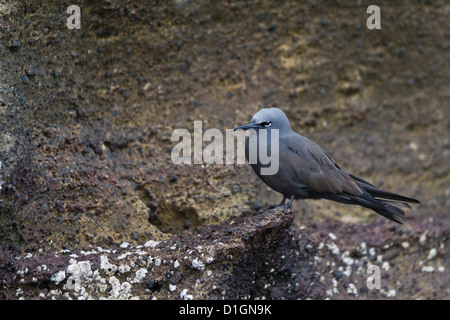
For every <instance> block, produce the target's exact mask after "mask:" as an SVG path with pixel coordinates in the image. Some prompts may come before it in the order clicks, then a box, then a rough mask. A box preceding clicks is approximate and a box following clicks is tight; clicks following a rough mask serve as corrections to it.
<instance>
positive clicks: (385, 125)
mask: <svg viewBox="0 0 450 320" xmlns="http://www.w3.org/2000/svg"><path fill="white" fill-rule="evenodd" d="M70 4H77V1H72V2H71V3H70ZM78 4H79V5H80V7H81V13H82V14H81V29H79V30H77V29H73V30H71V29H68V28H67V26H66V19H67V18H68V16H69V14H67V12H66V10H67V4H65V3H64V2H61V1H46V2H45V4H41V3H39V2H35V1H8V3H7V4H0V21H1V33H0V64H1V68H0V243H1V248H0V281H1V283H0V297H1V298H9V299H15V298H20V297H24V298H89V297H92V298H100V297H105V298H133V297H138V298H141V299H146V298H158V299H162V298H164V299H168V298H170V299H191V298H192V299H202V298H213V299H221V298H263V297H265V298H275V299H283V298H284V299H295V298H327V297H328V298H349V297H350V298H382V297H388V296H389V297H395V298H398V297H400V298H448V297H449V296H450V295H449V292H448V288H449V279H448V276H447V274H448V272H446V271H448V270H447V269H448V268H449V252H448V246H449V243H448V230H449V218H448V207H449V205H450V203H449V199H450V197H449V194H450V189H449V185H450V183H449V182H450V177H449V170H450V161H449V155H450V153H449V152H448V150H449V140H448V139H449V138H448V137H449V136H450V134H449V128H450V124H449V121H450V120H449V119H450V114H449V112H450V107H449V97H448V94H447V92H449V87H448V84H449V78H450V77H449V73H448V67H447V64H448V60H449V57H448V49H447V43H448V34H446V32H447V30H448V28H447V24H446V21H447V20H446V17H444V14H443V12H444V8H445V4H446V3H445V2H444V1H441V2H439V1H438V2H437V3H433V4H424V3H422V2H417V3H416V2H411V3H408V5H401V4H397V3H393V2H392V1H386V2H383V1H381V2H380V3H379V4H378V5H379V6H380V8H381V10H382V22H381V27H382V29H381V30H367V29H366V28H365V19H366V18H367V15H366V13H365V12H366V7H364V6H363V5H357V4H353V5H349V6H343V5H341V4H337V3H330V2H329V1H314V2H306V3H305V2H302V3H298V2H295V1H292V2H284V3H279V4H277V3H273V2H272V1H257V2H248V1H244V2H233V3H217V2H215V1H213V2H210V3H208V2H204V1H198V2H196V1H193V2H184V1H168V2H165V3H164V4H156V3H155V4H154V5H151V4H144V3H143V2H142V1H83V4H81V2H80V1H78ZM336 12H339V14H338V15H337V14H336ZM398 17H405V18H404V19H399V18H398ZM270 106H277V107H280V108H282V109H283V110H285V111H286V113H287V115H288V117H289V118H290V119H291V125H292V127H293V128H294V129H295V130H296V131H298V132H301V133H302V134H304V135H305V136H308V137H309V138H312V139H313V140H315V141H317V142H318V143H319V144H321V145H323V146H324V147H325V148H326V149H327V151H328V152H329V153H330V154H332V155H333V158H335V160H336V161H338V162H339V165H340V166H341V167H342V168H344V169H347V170H349V171H352V172H354V173H356V174H358V175H360V176H362V177H363V178H365V179H367V180H369V181H371V182H373V183H374V184H377V185H379V186H381V187H382V188H384V189H389V190H393V191H395V192H398V193H402V194H405V195H410V196H412V197H416V198H419V199H420V200H421V201H422V203H423V205H421V206H420V207H415V208H413V209H412V212H408V213H407V220H406V223H405V225H403V226H397V225H393V224H392V223H390V222H388V221H382V220H381V218H379V217H376V215H375V214H371V213H369V212H368V211H367V210H363V209H360V208H356V207H351V208H349V207H346V206H341V205H338V204H332V203H330V202H326V201H323V202H314V201H302V202H296V203H294V207H293V211H294V212H295V213H296V219H295V220H294V217H293V213H292V212H288V213H287V214H286V215H284V214H282V213H281V211H280V210H278V209H268V208H267V205H270V204H274V203H278V202H279V201H280V197H279V195H278V194H276V193H275V192H273V191H270V190H268V189H267V188H266V187H265V186H264V184H262V183H261V182H260V181H258V180H257V178H256V177H255V176H254V175H253V173H252V172H251V169H250V168H249V167H248V166H237V165H236V166H230V165H208V166H205V165H204V166H201V165H174V164H173V163H172V161H171V157H170V153H171V148H173V146H174V142H172V141H171V134H172V132H173V130H174V129H178V128H186V129H188V130H192V128H193V121H197V120H200V121H203V129H204V130H206V129H208V128H218V129H220V130H222V131H224V130H225V129H227V128H233V127H234V126H235V125H236V124H241V123H245V122H248V121H249V120H250V119H251V116H252V115H253V114H254V113H255V111H256V110H258V109H259V108H261V107H270ZM249 208H250V209H251V211H248V210H249ZM257 210H259V212H258V211H257ZM245 212H246V213H245ZM369 265H376V266H378V267H379V268H380V270H381V289H375V290H370V289H368V287H367V285H366V280H367V277H368V276H369V275H370V274H368V273H367V268H368V267H369ZM107 266H110V267H111V268H107ZM109 269H111V270H109ZM186 290H187V291H186Z"/></svg>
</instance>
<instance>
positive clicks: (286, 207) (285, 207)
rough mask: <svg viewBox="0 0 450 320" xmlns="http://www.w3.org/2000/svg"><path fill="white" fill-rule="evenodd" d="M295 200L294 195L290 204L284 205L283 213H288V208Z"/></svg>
mask: <svg viewBox="0 0 450 320" xmlns="http://www.w3.org/2000/svg"><path fill="white" fill-rule="evenodd" d="M285 199H286V197H285V198H284V199H283V200H285ZM293 201H294V196H292V197H291V198H290V199H289V202H288V204H287V205H285V206H284V210H283V213H286V211H287V209H290V208H291V206H292V202H293Z"/></svg>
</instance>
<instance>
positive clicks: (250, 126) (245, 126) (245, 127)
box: [233, 122, 259, 131]
mask: <svg viewBox="0 0 450 320" xmlns="http://www.w3.org/2000/svg"><path fill="white" fill-rule="evenodd" d="M254 128H259V126H258V125H257V124H256V123H251V122H250V123H248V124H244V125H242V126H239V127H236V128H234V129H233V131H236V130H239V129H241V130H248V129H254Z"/></svg>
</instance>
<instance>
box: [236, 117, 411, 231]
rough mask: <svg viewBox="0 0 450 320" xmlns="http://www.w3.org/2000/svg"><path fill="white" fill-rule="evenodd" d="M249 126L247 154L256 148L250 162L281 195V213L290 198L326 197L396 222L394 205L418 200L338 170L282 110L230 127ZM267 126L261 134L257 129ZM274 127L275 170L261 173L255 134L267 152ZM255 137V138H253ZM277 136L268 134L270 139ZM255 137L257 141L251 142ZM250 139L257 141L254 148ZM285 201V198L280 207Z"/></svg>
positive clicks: (400, 212)
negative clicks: (276, 149)
mask: <svg viewBox="0 0 450 320" xmlns="http://www.w3.org/2000/svg"><path fill="white" fill-rule="evenodd" d="M238 129H241V130H248V129H253V132H252V133H251V134H250V137H247V139H246V158H247V160H248V159H249V152H257V153H258V154H257V155H256V156H255V158H253V159H256V161H253V162H255V163H251V162H250V165H251V167H252V168H253V170H254V171H255V173H256V174H257V175H258V177H259V178H260V179H261V180H262V181H263V182H264V183H265V184H267V185H268V186H269V187H270V188H272V189H273V190H275V191H277V192H279V193H281V194H282V195H283V200H282V201H281V203H280V206H284V211H285V212H286V210H287V209H288V208H290V207H291V205H292V201H293V200H294V199H295V200H297V199H327V200H332V201H337V202H340V203H344V204H351V205H359V206H362V207H365V208H368V209H371V210H373V211H375V212H376V213H378V214H380V215H382V216H384V217H386V218H388V219H390V220H392V221H395V222H398V223H402V222H403V218H404V216H405V213H404V212H403V210H401V209H400V208H398V207H397V206H400V207H406V208H411V207H410V206H409V205H408V203H420V201H419V200H416V199H413V198H409V197H405V196H402V195H399V194H395V193H392V192H389V191H384V190H380V189H378V188H377V187H375V186H374V185H373V184H371V183H369V182H367V181H366V180H364V179H362V178H359V177H357V176H355V175H353V174H351V173H349V172H346V171H344V170H342V169H341V168H340V167H339V166H338V165H337V163H336V162H335V161H334V160H333V159H332V158H331V157H330V156H329V155H328V154H327V153H326V152H325V151H324V150H323V149H322V148H321V147H320V146H319V145H317V144H316V143H314V142H313V141H311V140H309V139H307V138H306V137H304V136H302V135H300V134H298V133H296V132H294V131H292V129H291V126H290V124H289V120H288V118H287V117H286V115H285V113H284V112H283V111H282V110H280V109H278V108H268V109H261V110H260V111H258V112H257V113H256V114H255V115H254V116H253V119H252V121H251V122H250V123H249V124H245V125H242V126H239V127H236V128H234V130H238ZM264 129H265V130H267V131H266V133H265V135H262V134H260V133H261V130H264ZM274 129H278V135H279V139H277V140H278V141H275V143H277V144H278V170H277V172H276V173H275V174H261V168H264V167H267V166H268V165H267V164H263V163H267V162H265V161H264V162H261V161H260V151H259V148H260V144H261V142H260V140H259V139H260V137H265V138H263V139H266V140H267V142H266V144H263V146H264V145H266V146H267V147H265V148H267V150H264V151H265V152H266V155H269V156H270V153H271V151H270V150H272V149H271V148H272V145H271V143H272V139H271V137H272V133H271V132H272V130H274ZM252 135H253V137H255V135H256V139H252ZM275 136H276V135H275V134H273V137H275ZM255 141H256V142H255ZM251 143H256V145H257V146H256V148H252V147H254V145H250V144H251ZM286 199H289V202H288V204H287V205H285V202H286Z"/></svg>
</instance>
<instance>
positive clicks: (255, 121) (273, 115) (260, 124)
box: [233, 108, 291, 132]
mask: <svg viewBox="0 0 450 320" xmlns="http://www.w3.org/2000/svg"><path fill="white" fill-rule="evenodd" d="M238 129H241V130H248V129H254V130H259V129H268V130H272V129H278V130H280V132H285V131H289V130H291V125H290V124H289V120H288V118H287V117H286V115H285V114H284V112H283V111H282V110H281V109H278V108H267V109H261V110H259V111H258V112H257V113H255V115H254V116H253V118H252V121H251V122H250V123H248V124H244V125H242V126H239V127H236V128H234V129H233V130H234V131H236V130H238Z"/></svg>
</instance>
